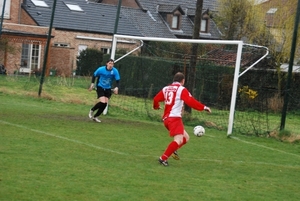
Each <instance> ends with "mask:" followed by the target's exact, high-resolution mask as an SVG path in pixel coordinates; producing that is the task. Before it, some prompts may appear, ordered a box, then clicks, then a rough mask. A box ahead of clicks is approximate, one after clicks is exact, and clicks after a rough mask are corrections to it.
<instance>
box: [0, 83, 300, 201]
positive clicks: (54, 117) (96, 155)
mask: <svg viewBox="0 0 300 201" xmlns="http://www.w3.org/2000/svg"><path fill="white" fill-rule="evenodd" d="M10 85H11V86H10ZM20 86H22V87H24V84H20ZM85 86H86V84H85V83H82V84H79V83H78V86H74V85H73V87H66V86H65V85H62V86H60V85H58V84H53V87H52V90H54V89H55V90H56V95H55V96H54V95H52V92H51V93H50V92H49V89H48V87H49V83H47V84H46V85H45V90H46V91H47V92H45V94H46V93H47V96H45V97H44V98H38V97H35V95H32V93H31V92H30V90H28V89H32V88H36V86H34V85H32V86H31V85H30V84H28V89H27V91H26V90H21V89H19V90H16V91H14V92H13V91H11V90H10V89H11V88H13V87H15V85H13V82H10V83H7V85H6V86H3V85H2V86H1V90H0V100H1V104H0V127H1V131H0V200H1V201H2V200H3V201H14V200H16V201H17V200H18V201H20V200H53V201H59V200H61V201H65V200H84V201H85V200H88V201H93V200H101V201H102V200H114V201H115V200H116V201H119V200H122V201H123V200H130V201H135V200H136V201H140V200H145V201H157V200H195V201H199V200H222V201H223V200H230V201H232V200H251V201H252V200H262V201H268V200H270V201H271V200H272V201H273V200H299V196H300V192H299V188H300V184H299V177H300V160H299V159H300V145H299V144H290V143H285V142H281V141H278V140H276V139H272V138H258V137H252V136H243V135H233V136H232V137H231V138H227V137H226V132H225V131H219V130H215V129H210V128H206V134H205V136H203V137H195V136H193V135H192V134H191V133H192V129H193V127H192V126H187V127H186V129H187V131H188V132H189V133H190V137H191V139H190V141H189V143H188V144H187V145H186V146H184V147H183V148H182V149H180V150H179V154H180V156H181V159H180V160H179V161H175V160H173V159H170V160H169V164H170V166H169V167H163V166H161V165H159V164H158V162H157V158H158V157H159V156H160V155H161V153H162V152H163V151H164V149H165V147H166V146H167V144H168V143H169V142H170V140H171V138H170V137H169V136H168V133H167V132H166V129H165V128H164V127H163V125H162V123H161V122H154V121H147V120H145V119H140V118H137V117H135V116H125V114H124V115H121V116H118V110H117V108H114V106H112V107H111V110H112V112H111V113H109V115H107V116H101V120H102V123H99V124H97V123H94V122H93V121H91V120H89V119H88V117H87V113H88V110H89V108H90V104H92V103H93V101H94V98H95V97H94V94H91V93H89V92H87V91H86V88H85ZM34 90H36V89H34ZM29 92H30V93H29ZM27 93H28V94H27ZM49 97H51V98H49ZM76 98H77V99H76ZM74 100H77V101H74Z"/></svg>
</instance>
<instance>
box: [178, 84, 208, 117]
mask: <svg viewBox="0 0 300 201" xmlns="http://www.w3.org/2000/svg"><path fill="white" fill-rule="evenodd" d="M181 99H182V100H183V101H184V103H185V104H187V105H188V106H189V107H191V108H193V109H195V110H198V111H202V110H205V111H207V112H209V113H211V109H210V108H209V107H207V106H206V105H204V104H202V103H200V102H199V101H197V100H196V99H195V98H194V97H193V96H192V95H191V93H190V92H189V91H188V90H187V89H186V88H185V89H184V90H183V91H182V94H181Z"/></svg>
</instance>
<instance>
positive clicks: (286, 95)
mask: <svg viewBox="0 0 300 201" xmlns="http://www.w3.org/2000/svg"><path fill="white" fill-rule="evenodd" d="M299 16H300V0H298V6H297V12H296V17H295V24H294V33H293V39H292V46H291V55H290V61H289V69H288V77H287V84H286V90H285V93H284V102H283V108H282V113H281V124H280V130H283V129H284V127H285V120H286V111H287V107H288V102H289V93H290V90H291V89H290V88H291V79H292V72H293V64H294V56H295V49H296V45H297V34H298V26H299Z"/></svg>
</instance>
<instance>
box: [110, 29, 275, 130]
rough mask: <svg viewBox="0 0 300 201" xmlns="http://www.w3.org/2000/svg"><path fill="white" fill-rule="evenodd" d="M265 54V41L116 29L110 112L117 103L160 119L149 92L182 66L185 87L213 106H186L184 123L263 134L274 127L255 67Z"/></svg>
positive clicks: (126, 109) (121, 108) (122, 108)
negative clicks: (116, 85)
mask: <svg viewBox="0 0 300 201" xmlns="http://www.w3.org/2000/svg"><path fill="white" fill-rule="evenodd" d="M124 44H131V45H132V51H130V52H128V51H127V53H126V51H125V48H124V47H125V46H124ZM133 44H134V45H133ZM195 49H196V51H195ZM193 50H194V51H193ZM267 54H268V51H267V49H266V48H265V47H261V46H255V45H248V44H244V43H243V42H242V41H227V40H191V39H170V38H151V37H135V36H126V35H115V36H114V39H113V45H112V55H111V58H113V59H115V66H116V67H117V68H118V70H119V72H120V75H121V85H120V90H119V93H120V94H119V95H118V96H113V97H112V99H111V100H110V106H111V107H110V109H109V112H110V110H113V109H114V108H115V109H118V113H122V112H124V113H127V114H128V113H133V114H134V115H135V116H141V118H142V116H143V117H144V118H148V119H149V118H150V119H152V120H158V121H160V120H161V115H162V111H157V110H153V109H152V100H153V97H154V96H155V94H156V93H157V92H158V91H159V90H161V89H162V87H164V86H166V85H168V84H170V83H172V79H173V76H174V74H175V73H177V72H183V73H184V74H185V76H186V82H185V83H186V84H185V87H187V88H188V89H189V91H190V92H191V93H192V95H193V96H194V97H195V98H196V99H197V100H199V101H200V102H202V103H204V104H205V105H207V106H209V107H211V108H212V114H207V113H206V112H198V111H194V110H193V109H191V110H188V108H187V109H186V110H185V112H184V115H183V120H184V122H185V124H186V125H191V126H196V125H199V124H200V125H203V126H205V127H211V128H216V129H219V130H224V131H227V135H230V134H232V132H239V133H244V134H258V135H261V134H265V133H267V132H269V131H270V129H272V128H270V124H269V120H268V114H269V112H268V110H267V109H266V110H265V108H266V107H265V105H266V98H267V97H268V94H266V93H264V92H262V91H261V88H262V87H264V86H265V85H263V84H261V81H262V80H261V81H260V80H259V79H262V78H261V76H260V77H257V75H258V73H260V74H261V72H260V71H259V69H257V68H256V69H254V68H253V67H254V66H256V65H257V64H258V63H260V61H261V60H262V59H263V58H264V57H265V56H266V55H267ZM250 72H251V73H250ZM246 75H251V76H246ZM162 105H163V104H162ZM109 112H108V113H109ZM271 127H272V126H271Z"/></svg>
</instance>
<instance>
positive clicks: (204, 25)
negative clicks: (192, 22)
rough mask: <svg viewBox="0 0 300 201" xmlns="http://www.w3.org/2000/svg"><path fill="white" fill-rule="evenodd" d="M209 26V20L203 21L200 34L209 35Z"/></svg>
mask: <svg viewBox="0 0 300 201" xmlns="http://www.w3.org/2000/svg"><path fill="white" fill-rule="evenodd" d="M207 25H208V19H202V20H201V27H200V32H205V33H207V32H208V30H207V27H208V26H207Z"/></svg>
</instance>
